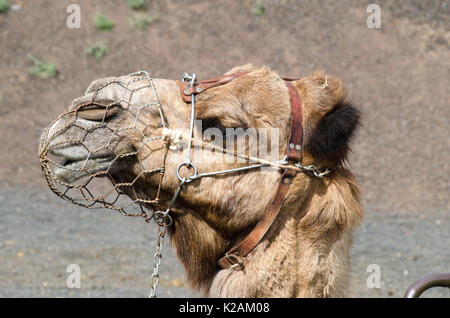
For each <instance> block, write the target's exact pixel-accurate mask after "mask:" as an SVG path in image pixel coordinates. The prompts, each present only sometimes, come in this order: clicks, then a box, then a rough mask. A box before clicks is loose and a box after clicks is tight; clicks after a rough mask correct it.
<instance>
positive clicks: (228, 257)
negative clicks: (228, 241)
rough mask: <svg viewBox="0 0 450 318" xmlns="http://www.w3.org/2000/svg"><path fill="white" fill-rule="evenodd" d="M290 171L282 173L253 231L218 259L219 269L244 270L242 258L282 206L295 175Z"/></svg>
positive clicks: (268, 226) (256, 242)
mask: <svg viewBox="0 0 450 318" xmlns="http://www.w3.org/2000/svg"><path fill="white" fill-rule="evenodd" d="M291 171H292V170H286V171H284V173H283V175H282V177H281V183H280V184H279V185H278V190H277V193H276V194H275V197H274V198H273V200H272V202H271V203H270V205H269V208H268V209H267V211H266V212H265V214H264V216H263V217H262V219H261V220H260V221H259V222H258V223H257V224H256V226H255V227H254V228H253V230H252V231H251V232H250V233H249V234H248V235H247V237H246V238H245V239H244V240H243V241H242V242H240V243H239V244H238V245H236V246H234V247H233V248H232V249H230V250H229V251H228V252H227V253H226V254H225V256H223V257H222V258H221V259H219V261H218V263H217V264H218V265H219V266H220V267H221V268H223V269H226V268H230V267H232V266H236V265H239V267H240V268H241V269H244V267H245V264H244V262H243V260H242V257H245V256H246V255H247V254H248V253H250V251H251V250H253V248H254V247H255V246H256V245H258V243H259V242H260V241H261V240H262V238H263V237H264V235H265V234H266V233H267V231H268V230H269V228H270V226H271V225H272V224H273V221H275V218H276V217H277V216H278V213H279V212H280V209H281V206H282V205H283V203H284V200H285V199H286V195H287V193H288V191H289V186H290V185H291V183H292V178H293V177H294V175H295V172H294V173H292V172H291Z"/></svg>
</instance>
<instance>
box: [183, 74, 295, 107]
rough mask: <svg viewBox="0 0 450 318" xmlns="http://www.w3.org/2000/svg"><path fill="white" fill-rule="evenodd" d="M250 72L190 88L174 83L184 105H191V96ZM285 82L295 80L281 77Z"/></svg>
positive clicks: (211, 80) (208, 80) (200, 83)
mask: <svg viewBox="0 0 450 318" xmlns="http://www.w3.org/2000/svg"><path fill="white" fill-rule="evenodd" d="M248 73H250V72H238V73H232V74H225V75H221V76H217V77H213V78H210V79H207V80H204V81H201V82H195V83H194V84H193V85H192V87H189V82H182V81H176V82H177V84H178V87H179V88H180V94H181V98H182V99H183V101H184V102H185V103H191V102H192V94H194V95H198V94H200V93H202V92H204V91H206V90H207V89H209V88H213V87H217V86H221V85H225V84H227V83H229V82H231V81H232V80H234V79H235V78H238V77H241V76H244V75H247V74H248ZM281 78H282V79H283V80H285V81H295V80H296V79H297V78H294V77H289V76H282V77H281Z"/></svg>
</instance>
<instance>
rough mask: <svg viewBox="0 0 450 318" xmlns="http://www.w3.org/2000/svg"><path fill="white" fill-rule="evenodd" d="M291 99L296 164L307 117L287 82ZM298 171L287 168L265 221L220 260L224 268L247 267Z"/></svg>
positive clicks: (292, 150)
mask: <svg viewBox="0 0 450 318" xmlns="http://www.w3.org/2000/svg"><path fill="white" fill-rule="evenodd" d="M285 83H286V85H287V87H288V89H289V95H290V98H291V136H290V138H289V144H288V150H287V158H288V160H289V161H293V162H295V163H297V162H301V160H302V151H301V149H302V148H301V147H302V142H303V124H302V121H303V115H302V101H301V98H300V94H299V93H298V91H297V89H296V88H295V86H294V85H292V83H290V82H288V81H285ZM296 174H297V172H296V171H294V170H289V169H285V170H284V171H283V175H282V176H281V182H280V184H279V185H278V190H277V193H276V194H275V197H274V198H273V200H272V202H271V203H270V205H269V207H268V208H267V211H266V213H265V214H264V216H263V217H262V218H261V220H260V221H259V222H258V223H257V224H256V226H255V227H254V228H253V230H252V231H251V232H250V233H249V234H248V235H247V237H246V238H245V239H244V240H243V241H241V242H240V243H239V244H237V245H235V246H234V247H233V248H231V249H230V250H229V251H228V252H227V253H226V254H225V256H223V257H222V258H220V259H219V261H218V263H217V264H218V265H219V266H220V267H221V268H222V269H227V268H237V267H239V268H240V269H244V268H245V263H244V260H243V257H245V256H246V255H247V254H248V253H250V252H251V251H252V250H253V248H255V246H256V245H258V243H259V242H260V241H261V240H262V239H263V237H264V235H265V234H266V233H267V231H268V230H269V229H270V227H271V226H272V224H273V222H274V221H275V219H276V217H277V216H278V214H279V212H280V210H281V207H282V206H283V203H284V201H285V200H286V197H287V194H288V192H289V187H290V185H291V184H292V180H293V178H294V177H295V176H296Z"/></svg>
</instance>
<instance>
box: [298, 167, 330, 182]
mask: <svg viewBox="0 0 450 318" xmlns="http://www.w3.org/2000/svg"><path fill="white" fill-rule="evenodd" d="M295 166H296V167H298V168H300V169H301V170H303V172H305V173H306V174H308V175H310V176H314V177H316V178H320V179H323V177H325V176H327V175H329V174H330V173H331V169H330V168H327V169H325V170H324V171H320V170H319V168H317V167H316V166H314V165H309V166H304V165H302V164H301V163H296V164H295Z"/></svg>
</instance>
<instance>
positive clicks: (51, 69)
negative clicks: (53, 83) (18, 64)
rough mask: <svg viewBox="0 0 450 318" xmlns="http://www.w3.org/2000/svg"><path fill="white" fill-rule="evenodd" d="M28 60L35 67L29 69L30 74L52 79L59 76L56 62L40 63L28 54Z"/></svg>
mask: <svg viewBox="0 0 450 318" xmlns="http://www.w3.org/2000/svg"><path fill="white" fill-rule="evenodd" d="M28 58H29V59H31V60H32V61H33V63H34V66H33V67H32V68H30V69H28V72H29V73H30V74H31V75H33V76H37V77H39V78H51V77H55V76H56V75H58V68H57V67H56V64H55V63H54V62H43V61H39V60H38V59H37V58H35V57H34V56H33V55H31V54H28Z"/></svg>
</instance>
